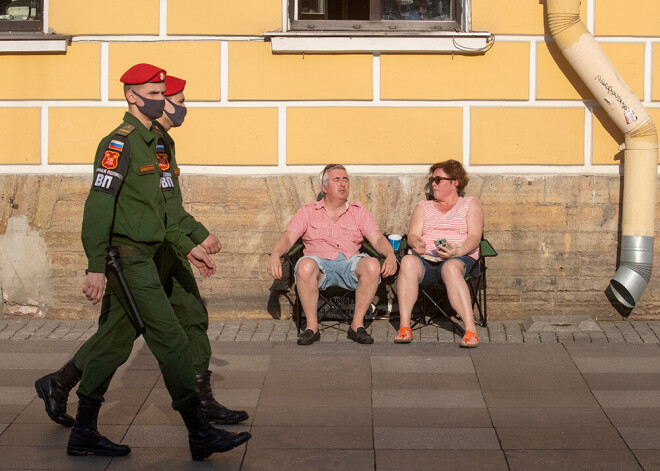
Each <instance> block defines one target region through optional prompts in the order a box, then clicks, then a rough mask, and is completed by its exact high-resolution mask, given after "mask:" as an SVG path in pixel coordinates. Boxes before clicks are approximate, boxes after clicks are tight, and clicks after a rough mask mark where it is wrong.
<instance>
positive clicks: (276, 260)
mask: <svg viewBox="0 0 660 471" xmlns="http://www.w3.org/2000/svg"><path fill="white" fill-rule="evenodd" d="M268 274H269V275H270V276H272V277H273V278H275V279H276V280H281V279H282V264H281V263H280V257H276V256H275V255H271V256H270V260H269V261H268Z"/></svg>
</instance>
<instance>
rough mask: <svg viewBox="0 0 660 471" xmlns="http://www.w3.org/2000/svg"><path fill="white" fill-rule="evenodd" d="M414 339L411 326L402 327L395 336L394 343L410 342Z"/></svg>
mask: <svg viewBox="0 0 660 471" xmlns="http://www.w3.org/2000/svg"><path fill="white" fill-rule="evenodd" d="M412 339H413V334H412V330H410V327H401V328H400V329H399V331H398V332H397V333H396V337H394V343H410V342H412Z"/></svg>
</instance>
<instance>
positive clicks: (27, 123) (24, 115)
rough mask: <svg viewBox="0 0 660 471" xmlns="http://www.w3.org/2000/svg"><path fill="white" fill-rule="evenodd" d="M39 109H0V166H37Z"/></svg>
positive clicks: (39, 152)
mask: <svg viewBox="0 0 660 471" xmlns="http://www.w3.org/2000/svg"><path fill="white" fill-rule="evenodd" d="M40 121H41V110H40V109H39V108H0V123H2V126H0V142H2V147H1V148H0V164H38V163H39V161H40V160H41V146H40V144H39V142H40V140H39V137H40V134H41V128H40Z"/></svg>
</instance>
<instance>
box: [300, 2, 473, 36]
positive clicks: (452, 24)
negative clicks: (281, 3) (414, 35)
mask: <svg viewBox="0 0 660 471" xmlns="http://www.w3.org/2000/svg"><path fill="white" fill-rule="evenodd" d="M469 1H470V0H289V18H290V22H291V30H294V31H380V32H397V31H401V32H402V31H454V32H457V31H469V25H468V20H467V16H466V15H464V10H466V9H467V5H468V4H469Z"/></svg>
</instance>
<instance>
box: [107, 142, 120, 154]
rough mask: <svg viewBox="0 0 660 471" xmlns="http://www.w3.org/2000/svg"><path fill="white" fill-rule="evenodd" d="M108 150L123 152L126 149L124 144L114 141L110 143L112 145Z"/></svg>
mask: <svg viewBox="0 0 660 471" xmlns="http://www.w3.org/2000/svg"><path fill="white" fill-rule="evenodd" d="M108 149H112V150H116V151H119V152H121V151H122V150H123V149H124V143H123V142H121V141H115V140H112V141H110V144H109V145H108Z"/></svg>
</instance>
